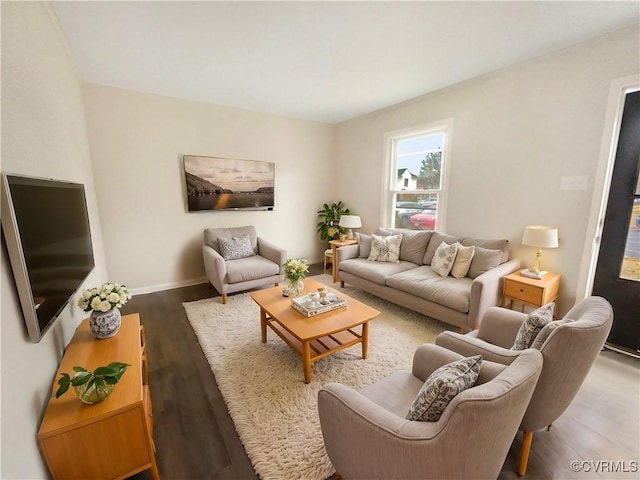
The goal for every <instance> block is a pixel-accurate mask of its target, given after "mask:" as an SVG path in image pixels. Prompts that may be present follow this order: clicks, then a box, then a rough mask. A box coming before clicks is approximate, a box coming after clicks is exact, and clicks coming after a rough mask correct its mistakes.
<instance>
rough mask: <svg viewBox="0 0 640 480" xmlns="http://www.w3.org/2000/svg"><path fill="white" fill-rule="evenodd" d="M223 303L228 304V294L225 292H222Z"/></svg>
mask: <svg viewBox="0 0 640 480" xmlns="http://www.w3.org/2000/svg"><path fill="white" fill-rule="evenodd" d="M222 304H223V305H226V304H227V294H226V293H223V294H222Z"/></svg>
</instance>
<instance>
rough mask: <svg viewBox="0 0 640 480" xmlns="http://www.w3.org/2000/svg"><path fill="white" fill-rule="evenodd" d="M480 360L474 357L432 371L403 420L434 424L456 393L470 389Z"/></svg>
mask: <svg viewBox="0 0 640 480" xmlns="http://www.w3.org/2000/svg"><path fill="white" fill-rule="evenodd" d="M481 364H482V357H481V356H480V355H475V356H473V357H469V358H463V359H462V360H456V361H455V362H451V363H448V364H446V365H443V366H442V367H440V368H438V369H437V370H435V371H434V372H433V373H432V374H431V375H429V378H427V380H426V381H425V382H424V385H422V388H420V391H419V392H418V395H417V396H416V398H415V400H414V401H413V404H412V405H411V408H410V409H409V413H407V417H406V418H407V420H413V421H416V420H417V421H420V422H437V421H438V420H440V417H441V416H442V413H443V412H444V410H445V409H446V408H447V405H449V403H450V402H451V400H453V398H454V397H455V396H456V395H458V394H459V393H460V392H462V391H464V390H466V389H467V388H470V387H473V386H474V385H475V384H476V380H478V375H479V374H480V365H481Z"/></svg>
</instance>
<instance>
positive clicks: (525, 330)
mask: <svg viewBox="0 0 640 480" xmlns="http://www.w3.org/2000/svg"><path fill="white" fill-rule="evenodd" d="M554 305H555V304H554V303H553V302H551V303H547V304H546V305H543V306H541V307H540V308H538V309H536V310H534V311H533V312H531V313H530V314H529V316H527V318H526V320H525V321H524V322H522V325H520V329H519V330H518V333H517V334H516V340H515V342H513V346H512V347H511V350H526V349H527V348H529V347H530V346H531V344H532V343H533V341H534V340H535V339H536V337H537V336H538V333H540V330H542V328H543V327H544V326H545V325H546V324H548V323H549V322H551V321H552V320H553V307H554Z"/></svg>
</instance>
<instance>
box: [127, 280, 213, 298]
mask: <svg viewBox="0 0 640 480" xmlns="http://www.w3.org/2000/svg"><path fill="white" fill-rule="evenodd" d="M201 283H207V277H200V278H195V279H191V280H182V281H180V282H170V283H161V284H158V285H149V286H146V287H140V288H130V289H129V292H130V293H131V295H144V294H145V293H154V292H162V291H163V290H171V289H172V288H180V287H190V286H192V285H199V284H201Z"/></svg>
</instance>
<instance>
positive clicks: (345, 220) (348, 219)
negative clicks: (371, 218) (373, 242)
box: [338, 215, 362, 239]
mask: <svg viewBox="0 0 640 480" xmlns="http://www.w3.org/2000/svg"><path fill="white" fill-rule="evenodd" d="M338 225H340V226H341V227H342V228H348V229H349V231H348V233H347V238H349V239H353V230H352V229H353V228H360V227H362V222H361V221H360V217H359V216H358V215H342V216H341V217H340V222H339V223H338Z"/></svg>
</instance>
